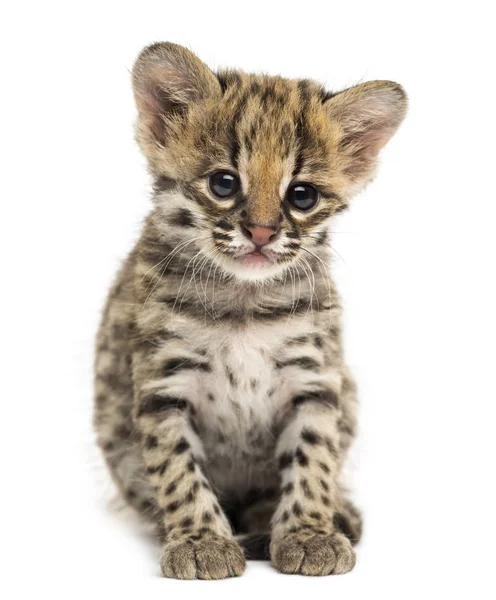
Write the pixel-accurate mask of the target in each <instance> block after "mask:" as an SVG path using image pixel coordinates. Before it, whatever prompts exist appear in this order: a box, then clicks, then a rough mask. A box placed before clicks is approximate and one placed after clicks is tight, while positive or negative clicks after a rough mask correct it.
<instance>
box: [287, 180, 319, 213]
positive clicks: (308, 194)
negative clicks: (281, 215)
mask: <svg viewBox="0 0 496 600" xmlns="http://www.w3.org/2000/svg"><path fill="white" fill-rule="evenodd" d="M287 199H288V202H289V203H290V204H291V206H294V207H295V208H296V209H298V210H310V209H311V208H313V207H314V206H315V205H316V204H317V202H318V200H319V193H318V192H317V190H316V189H315V188H314V187H313V185H310V184H308V183H296V184H294V185H292V186H291V187H290V188H289V189H288V193H287Z"/></svg>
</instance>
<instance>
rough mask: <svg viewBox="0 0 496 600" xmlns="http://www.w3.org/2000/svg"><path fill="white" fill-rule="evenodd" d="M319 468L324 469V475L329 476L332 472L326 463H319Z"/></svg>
mask: <svg viewBox="0 0 496 600" xmlns="http://www.w3.org/2000/svg"><path fill="white" fill-rule="evenodd" d="M319 467H320V468H321V469H322V471H324V473H327V474H329V473H330V472H331V469H329V467H328V465H326V464H325V463H324V462H319Z"/></svg>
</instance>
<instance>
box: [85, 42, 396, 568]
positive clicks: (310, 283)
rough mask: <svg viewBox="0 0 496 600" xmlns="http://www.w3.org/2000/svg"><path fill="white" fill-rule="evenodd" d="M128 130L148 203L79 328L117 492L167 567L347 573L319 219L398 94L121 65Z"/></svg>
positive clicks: (174, 52)
mask: <svg viewBox="0 0 496 600" xmlns="http://www.w3.org/2000/svg"><path fill="white" fill-rule="evenodd" d="M133 87H134V94H135V98H136V104H137V107H138V111H139V119H138V124H137V138H138V142H139V145H140V147H141V149H142V151H143V153H144V155H145V156H146V158H147V159H148V164H149V169H150V172H151V174H152V176H153V180H154V194H153V200H154V208H153V210H152V212H151V214H150V215H149V216H148V218H147V220H146V223H145V225H144V228H143V231H142V234H141V237H140V239H139V241H138V243H137V244H136V246H135V248H134V250H133V251H132V252H131V254H130V255H129V257H128V259H127V260H126V262H125V264H124V266H123V267H122V269H121V271H120V273H119V275H118V278H117V281H116V282H115V284H114V286H113V288H112V290H111V292H110V295H109V299H108V302H107V306H106V309H105V312H104V316H103V321H102V324H101V328H100V331H99V335H98V349H97V358H96V401H95V425H96V429H97V434H98V443H99V445H100V446H101V448H102V450H103V453H104V455H105V458H106V461H107V463H108V466H109V468H110V471H111V473H112V476H113V478H114V480H115V482H116V484H117V485H118V487H119V489H120V491H121V493H122V495H123V496H124V497H125V498H126V500H127V502H128V503H129V504H130V505H132V506H133V507H134V508H135V509H136V510H137V511H139V512H140V513H141V515H142V516H143V517H144V518H146V519H148V520H149V521H151V522H153V523H155V524H156V525H157V531H158V533H159V535H160V536H161V537H160V539H161V541H162V545H163V547H162V557H161V566H162V571H163V574H164V575H165V576H167V577H177V578H181V579H193V578H200V579H218V578H223V577H228V576H234V575H241V573H242V572H243V570H244V568H245V558H253V557H260V556H264V557H266V558H269V556H270V560H271V561H272V564H273V565H274V567H275V568H276V569H278V570H279V571H281V572H283V573H302V574H306V575H327V574H331V573H344V572H346V571H349V570H350V569H352V568H353V566H354V564H355V553H354V550H353V548H352V544H354V543H356V542H357V541H358V539H359V537H360V533H361V519H360V515H359V513H358V512H357V510H356V509H355V508H354V506H353V505H352V504H351V502H350V500H349V499H348V498H347V497H346V494H345V492H344V490H343V488H342V485H341V482H340V471H341V468H342V465H343V461H344V459H345V457H346V453H347V450H348V448H349V446H350V443H351V441H352V439H353V436H354V433H355V427H356V422H355V409H356V396H355V385H354V383H353V379H352V378H351V376H350V373H349V371H348V369H347V367H346V364H345V363H344V360H343V352H342V342H341V324H340V313H341V307H340V302H339V297H338V295H337V293H336V290H335V287H334V284H333V281H332V279H331V278H330V274H329V270H328V261H329V255H328V254H329V240H328V235H329V233H328V229H329V224H330V222H331V220H332V218H333V216H334V215H335V214H336V213H338V212H340V211H342V210H343V209H345V208H346V207H347V206H348V204H349V201H350V199H351V197H352V196H353V195H354V194H355V193H356V192H358V191H359V190H360V189H361V188H363V187H364V185H365V184H366V183H367V182H368V181H369V180H370V179H371V178H372V176H373V174H374V171H375V167H376V163H377V155H378V152H379V151H380V149H381V148H382V147H383V146H384V145H385V144H386V143H387V142H388V140H389V139H390V138H391V136H392V135H393V133H394V132H395V130H396V129H397V127H398V125H399V124H400V122H401V121H402V119H403V117H404V115H405V111H406V96H405V93H404V92H403V90H402V88H401V87H400V86H399V85H397V84H396V83H393V82H390V81H371V82H368V83H363V84H360V85H357V86H355V87H352V88H350V89H347V90H344V91H342V92H339V93H330V92H326V91H325V90H324V89H323V88H322V87H321V86H320V85H318V84H317V83H314V82H313V81H310V80H291V79H284V78H282V77H270V76H266V75H249V74H245V73H243V72H241V71H235V70H227V71H221V72H219V73H214V72H212V71H211V70H210V69H209V68H208V67H207V66H206V65H204V64H203V63H202V62H201V61H200V60H199V59H198V58H197V57H196V56H195V55H194V54H192V53H191V52H190V51H189V50H187V49H185V48H182V47H181V46H177V45H174V44H169V43H160V44H154V45H152V46H150V47H149V48H146V49H145V50H144V51H143V52H142V53H141V55H140V56H139V57H138V59H137V62H136V64H135V66H134V70H133Z"/></svg>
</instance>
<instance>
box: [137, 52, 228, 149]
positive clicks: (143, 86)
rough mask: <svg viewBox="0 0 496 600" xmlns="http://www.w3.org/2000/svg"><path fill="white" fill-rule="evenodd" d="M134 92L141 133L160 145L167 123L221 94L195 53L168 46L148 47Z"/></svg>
mask: <svg viewBox="0 0 496 600" xmlns="http://www.w3.org/2000/svg"><path fill="white" fill-rule="evenodd" d="M133 91H134V97H135V100H136V105H137V107H138V111H139V115H140V123H139V126H140V129H141V130H142V132H143V133H144V132H148V133H149V134H151V135H152V136H153V138H154V139H155V141H157V142H159V143H161V144H162V143H164V140H165V137H166V132H167V122H168V121H170V120H171V119H172V118H173V117H175V116H178V115H181V114H185V113H186V112H187V110H188V107H189V106H190V105H191V104H192V103H195V102H200V101H202V100H205V99H206V98H208V97H212V96H215V95H220V94H221V88H220V84H219V81H218V79H217V77H216V76H215V75H214V74H213V72H212V71H211V70H210V69H209V68H208V67H207V66H206V65H205V64H204V63H203V62H202V61H201V60H200V59H199V58H198V57H196V56H195V55H194V54H193V53H192V52H190V51H189V50H187V49H186V48H183V47H182V46H178V45H177V44H171V43H169V42H164V43H157V44H153V45H151V46H148V47H147V48H145V49H144V50H143V51H142V52H141V54H140V55H139V56H138V58H137V60H136V62H135V64H134V68H133ZM143 130H145V131H143Z"/></svg>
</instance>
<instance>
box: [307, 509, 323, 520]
mask: <svg viewBox="0 0 496 600" xmlns="http://www.w3.org/2000/svg"><path fill="white" fill-rule="evenodd" d="M309 517H311V518H312V519H315V520H316V521H320V519H322V515H321V514H320V513H319V512H317V511H313V512H311V513H310V514H309Z"/></svg>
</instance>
